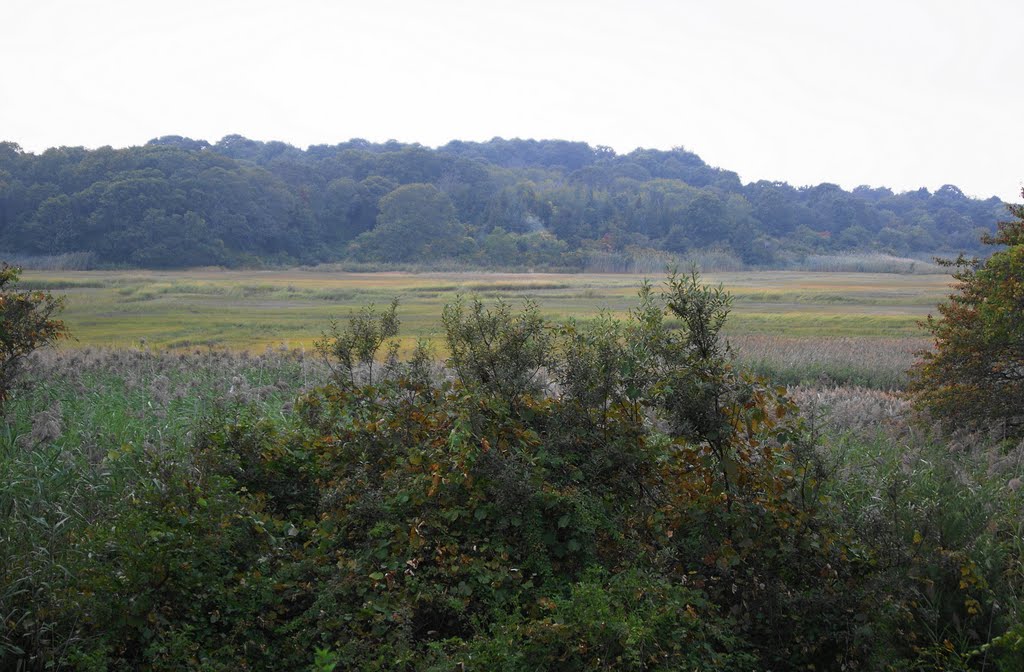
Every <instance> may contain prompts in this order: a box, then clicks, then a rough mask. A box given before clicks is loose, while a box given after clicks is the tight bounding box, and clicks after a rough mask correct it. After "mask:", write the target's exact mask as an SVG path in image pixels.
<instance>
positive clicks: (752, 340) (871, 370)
mask: <svg viewBox="0 0 1024 672" xmlns="http://www.w3.org/2000/svg"><path fill="white" fill-rule="evenodd" d="M729 340H730V343H731V344H732V346H733V348H734V350H735V351H736V355H737V359H738V360H739V362H740V363H741V364H743V365H744V366H746V367H747V368H749V369H751V370H752V371H753V372H755V373H757V374H759V375H762V376H765V377H767V378H770V379H772V380H774V381H776V382H779V383H782V384H785V385H807V384H814V385H818V386H822V385H824V386H836V385H841V386H854V387H863V388H872V389H881V390H898V389H902V388H903V387H904V386H905V385H906V382H907V373H906V372H907V369H908V368H909V367H910V365H911V364H913V363H914V362H915V361H916V360H917V358H918V354H917V353H919V352H921V351H924V350H927V349H928V348H929V347H930V345H931V341H930V340H929V339H927V338H876V337H849V336H841V337H828V336H825V337H814V338H793V337H787V336H777V335H768V334H741V335H734V336H732V337H730V339H729Z"/></svg>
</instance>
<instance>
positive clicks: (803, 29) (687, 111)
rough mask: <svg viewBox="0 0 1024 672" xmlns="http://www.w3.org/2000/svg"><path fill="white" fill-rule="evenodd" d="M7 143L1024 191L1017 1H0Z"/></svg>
mask: <svg viewBox="0 0 1024 672" xmlns="http://www.w3.org/2000/svg"><path fill="white" fill-rule="evenodd" d="M0 25H2V26H3V27H4V28H3V34H2V37H0V64H2V65H0V141H2V140H8V141H13V142H16V143H18V144H20V145H21V146H22V148H24V149H25V150H26V151H31V152H36V153H38V152H41V151H43V150H45V149H46V148H48V147H54V146H61V145H81V146H85V147H90V148H94V147H100V146H103V145H112V146H114V147H125V146H131V145H140V144H144V143H145V142H146V141H148V140H150V139H152V138H155V137H159V136H162V135H182V136H187V137H191V138H196V139H205V140H209V141H210V142H216V141H217V140H218V139H220V138H221V137H223V136H225V135H229V134H234V133H238V134H241V135H244V136H246V137H249V138H253V139H257V140H265V141H269V140H282V141H284V142H288V143H291V144H293V145H296V146H298V147H302V148H305V147H307V146H309V145H311V144H334V143H338V142H343V141H345V140H348V139H351V138H364V139H367V140H371V141H374V142H382V141H386V140H389V139H395V140H399V141H402V142H418V143H421V144H423V145H427V146H430V147H436V146H439V145H443V144H445V143H447V142H448V141H450V140H454V139H458V140H477V141H485V140H489V139H490V138H492V137H496V136H500V137H505V138H513V137H519V138H536V139H544V138H549V139H551V138H557V139H565V140H580V141H584V142H588V143H590V144H591V145H607V146H610V147H612V148H613V149H615V150H616V151H617V152H619V153H627V152H629V151H632V150H633V149H635V148H636V147H645V148H657V149H671V148H673V147H680V146H681V147H685V148H686V149H688V150H689V151H692V152H696V153H697V154H699V155H700V156H701V158H703V159H704V160H705V161H706V162H707V163H709V164H711V165H713V166H718V167H721V168H725V169H728V170H733V171H735V172H737V173H739V175H740V177H741V178H742V179H743V180H744V181H745V182H749V181H755V180H761V179H765V180H777V181H785V182H789V183H790V184H793V185H796V186H803V185H811V184H819V183H822V182H832V183H836V184H839V185H841V186H843V187H844V188H847V189H851V188H853V187H856V186H858V185H870V186H887V187H890V188H892V189H894V190H895V191H897V192H900V191H907V190H912V189H917V188H920V187H922V186H923V187H927V188H929V189H931V190H935V189H937V188H939V187H941V186H942V185H944V184H955V185H957V186H959V187H960V188H961V189H962V190H963V191H964V192H965V193H967V194H968V195H971V196H976V197H981V198H987V197H989V196H993V195H994V196H998V197H1000V198H1002V199H1003V200H1006V201H1011V202H1020V201H1021V188H1022V185H1024V123H1022V121H1024V88H1022V87H1021V82H1020V75H1021V70H1022V69H1024V40H1021V39H1020V31H1021V29H1022V27H1024V1H1022V0H975V1H973V2H964V1H963V0H958V1H955V2H953V1H947V0H885V1H878V0H856V1H854V0H834V1H830V0H813V1H811V0H775V1H773V2H768V1H767V0H715V1H710V0H676V1H669V0H629V1H626V0H621V1H620V0H614V1H612V0H608V1H605V0H586V1H583V0H581V1H576V0H562V1H560V0H547V1H546V2H539V1H535V0H515V1H512V2H508V1H505V0H494V1H489V0H475V1H470V0H429V1H427V0H373V1H369V2H368V1H366V0H361V1H359V2H350V1H348V0H333V1H328V0H290V1H288V2H285V1H283V0H277V1H275V2H268V1H264V0H201V1H194V0H174V1H172V2H170V1H164V0H88V1H83V0H0Z"/></svg>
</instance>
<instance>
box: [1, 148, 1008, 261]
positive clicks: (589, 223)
mask: <svg viewBox="0 0 1024 672" xmlns="http://www.w3.org/2000/svg"><path fill="white" fill-rule="evenodd" d="M1003 212H1004V204H1003V203H1002V201H1000V199H998V198H996V197H992V198H988V199H986V200H979V199H975V198H970V197H968V196H966V195H964V193H963V192H961V191H960V189H958V188H957V187H955V186H953V185H946V186H943V187H942V188H940V189H938V190H937V191H935V192H929V191H928V190H927V189H923V188H922V189H919V190H917V191H910V192H905V193H899V194H897V193H894V192H893V191H892V190H891V189H887V188H871V187H866V186H862V187H857V188H856V189H854V190H853V191H845V190H843V189H842V188H840V187H839V186H837V185H834V184H819V185H817V186H807V187H795V186H791V185H789V184H786V183H785V182H768V181H759V182H751V183H748V184H743V182H742V181H741V180H740V178H739V177H738V176H737V174H736V173H734V172H731V171H728V170H723V169H721V168H715V167H712V166H709V165H708V164H706V163H705V162H704V161H703V160H702V159H701V158H700V157H699V156H697V155H696V154H694V153H692V152H689V151H687V150H685V149H683V148H676V149H673V150H669V151H661V150H652V149H637V150H635V151H633V152H630V153H629V154H616V153H615V152H614V151H613V150H611V149H610V148H607V147H601V146H597V147H591V146H590V145H588V144H586V143H582V142H568V141H564V140H540V141H537V140H520V139H513V140H505V139H501V138H495V139H493V140H490V141H488V142H463V141H453V142H450V143H448V144H447V145H444V146H443V147H439V148H436V149H431V148H428V147H424V146H422V145H418V144H403V143H398V142H395V141H389V142H386V143H382V144H375V143H370V142H367V141H365V140H358V139H355V140H350V141H348V142H344V143H340V144H337V145H313V146H310V147H309V148H307V149H305V150H302V149H299V148H297V147H293V146H291V145H288V144H285V143H283V142H259V141H255V140H250V139H247V138H244V137H242V136H239V135H229V136H226V137H224V138H222V139H221V140H220V141H219V142H217V143H216V144H210V143H209V142H207V141H205V140H193V139H190V138H184V137H180V136H165V137H161V138H157V139H154V140H151V141H150V142H148V143H147V144H146V145H144V146H141V147H129V148H124V149H114V148H111V147H101V148H99V149H94V150H90V149H85V148H82V147H60V148H53V149H48V150H46V151H44V152H42V153H41V154H33V153H29V152H25V151H23V150H22V149H21V147H20V146H18V145H17V144H15V143H13V142H0V250H2V251H3V252H5V253H8V254H17V255H29V256H31V255H61V254H83V255H84V256H86V257H87V258H88V259H89V263H90V264H92V265H96V266H107V267H111V266H138V267H149V268H171V267H189V266H207V265H221V266H259V265H266V264H315V263H323V262H335V261H353V262H369V263H390V262H408V261H410V260H415V261H416V262H417V263H424V262H426V263H430V262H436V261H439V260H446V259H455V260H458V261H459V263H460V264H470V265H478V266H492V267H495V266H496V267H511V266H520V267H538V268H552V269H553V268H558V269H583V268H586V267H588V265H589V264H590V262H591V261H592V260H593V259H595V258H605V259H608V258H613V259H614V258H629V257H631V256H632V257H636V256H637V255H645V254H652V253H659V252H660V253H666V254H689V253H693V252H695V251H702V250H704V251H707V250H713V251H716V252H719V253H725V254H727V255H729V256H730V257H734V258H735V259H737V260H738V261H739V262H740V263H743V264H746V265H748V266H754V267H772V266H781V265H785V264H786V263H789V262H792V261H793V260H794V259H798V258H801V257H803V256H806V255H812V254H833V253H837V252H851V251H858V252H866V251H870V252H881V253H885V254H892V255H897V256H912V257H920V258H926V257H928V256H930V255H932V254H935V253H938V254H949V253H959V252H962V251H966V252H968V253H976V252H979V249H978V242H977V241H978V239H979V237H980V236H981V235H982V234H984V233H990V232H992V231H993V230H994V228H995V223H996V221H997V220H998V219H999V218H1000V216H1001V215H1002V214H1003Z"/></svg>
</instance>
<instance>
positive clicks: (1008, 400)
mask: <svg viewBox="0 0 1024 672" xmlns="http://www.w3.org/2000/svg"><path fill="white" fill-rule="evenodd" d="M1022 195H1024V192H1022ZM1008 208H1009V210H1010V213H1011V214H1012V215H1013V216H1014V218H1015V219H1013V220H1012V221H1007V222H1000V224H999V230H998V233H997V234H996V235H995V236H991V237H989V236H987V237H985V238H983V239H982V240H983V242H985V243H987V244H990V245H1005V246H1006V247H1005V248H1004V249H1000V250H997V251H996V252H994V253H993V254H992V256H991V257H989V258H988V259H987V260H986V261H984V262H979V261H977V260H967V259H964V258H963V257H962V256H961V257H960V258H959V259H957V260H956V261H955V262H947V265H955V266H956V268H957V272H956V273H955V274H954V277H955V278H956V279H957V280H958V285H957V291H956V293H955V294H953V295H952V296H950V297H949V300H948V301H946V302H945V303H943V304H941V305H940V306H939V313H940V314H941V315H942V317H941V319H934V318H933V317H931V316H929V317H928V321H927V323H926V325H925V326H926V327H927V329H928V330H929V331H930V332H931V334H932V336H933V337H934V338H935V349H934V352H925V353H922V355H921V356H922V359H921V361H920V363H918V364H917V365H916V366H915V367H914V369H913V370H912V371H911V374H912V380H911V386H910V390H911V392H912V393H913V394H914V395H915V397H916V399H917V402H918V405H919V406H920V407H921V408H922V409H923V410H925V411H927V412H928V413H930V414H931V415H932V416H933V417H934V418H936V419H937V420H938V421H939V422H940V423H941V424H942V425H943V426H944V427H946V428H947V429H949V430H952V429H956V428H958V427H967V428H971V429H983V430H987V429H991V428H998V430H1000V431H1001V432H1002V433H1003V434H1004V435H1005V436H1008V437H1014V438H1021V437H1024V205H1009V206H1008Z"/></svg>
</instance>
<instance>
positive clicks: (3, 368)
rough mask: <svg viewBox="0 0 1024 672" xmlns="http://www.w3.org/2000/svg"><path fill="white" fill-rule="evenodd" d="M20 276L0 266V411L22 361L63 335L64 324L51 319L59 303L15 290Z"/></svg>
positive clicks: (14, 269) (18, 271)
mask: <svg viewBox="0 0 1024 672" xmlns="http://www.w3.org/2000/svg"><path fill="white" fill-rule="evenodd" d="M20 275H21V269H20V268H17V267H15V266H8V265H7V264H6V263H4V264H3V265H2V266H0V409H2V408H3V405H4V402H6V401H7V398H8V397H9V396H10V393H11V387H12V385H13V384H14V381H15V378H16V377H17V375H18V373H19V370H20V367H21V363H22V360H24V358H25V357H26V356H27V355H28V354H29V353H31V352H33V351H34V350H36V349H38V348H41V347H43V346H46V345H50V344H52V343H54V342H56V341H57V340H58V339H61V338H65V337H66V336H67V329H66V328H65V326H64V323H63V322H61V321H60V320H57V319H54V315H55V314H56V313H58V312H59V311H60V309H61V307H62V302H61V300H60V299H58V298H55V297H53V296H52V295H50V294H48V293H46V292H41V291H35V292H30V291H19V290H17V289H15V288H14V285H15V284H16V283H17V282H18V278H19V277H20Z"/></svg>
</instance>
